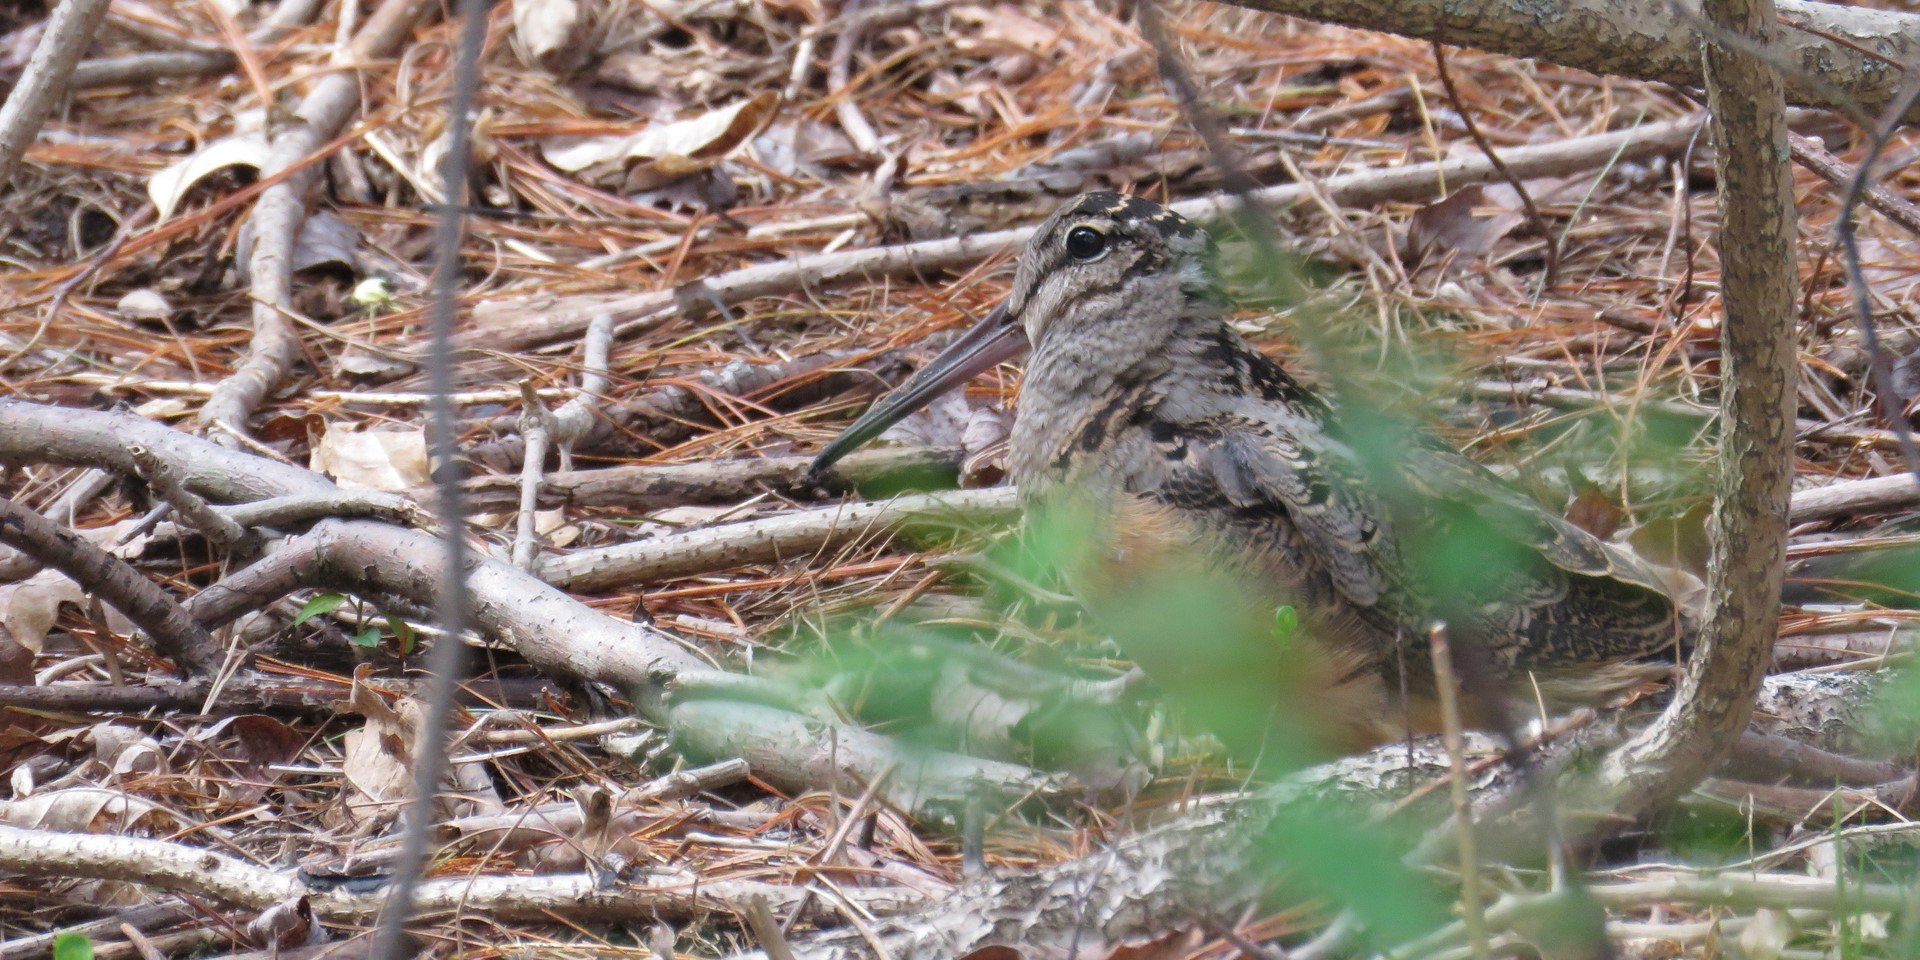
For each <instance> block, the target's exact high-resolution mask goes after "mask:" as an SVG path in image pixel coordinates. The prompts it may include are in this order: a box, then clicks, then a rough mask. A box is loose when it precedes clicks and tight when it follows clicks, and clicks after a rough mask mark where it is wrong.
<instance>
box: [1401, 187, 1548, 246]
mask: <svg viewBox="0 0 1920 960" xmlns="http://www.w3.org/2000/svg"><path fill="white" fill-rule="evenodd" d="M1526 219H1527V217H1526V214H1525V213H1524V212H1523V211H1522V208H1521V205H1520V199H1519V195H1518V194H1516V193H1514V191H1513V188H1512V187H1503V188H1502V189H1501V190H1498V191H1495V190H1491V189H1489V188H1488V187H1487V186H1486V185H1484V184H1478V183H1476V184H1473V185H1471V186H1467V187H1462V188H1460V189H1459V190H1456V191H1454V192H1453V193H1452V194H1450V195H1449V196H1447V197H1446V198H1445V199H1441V200H1436V201H1434V202H1432V203H1429V204H1427V205H1426V206H1424V207H1421V208H1420V209H1419V210H1416V211H1414V214H1413V216H1411V217H1409V218H1407V259H1408V261H1409V262H1411V263H1423V262H1426V261H1427V260H1432V259H1441V258H1452V259H1456V260H1473V259H1475V258H1478V257H1482V256H1485V255H1486V254H1487V253H1488V251H1491V250H1492V249H1493V245H1494V244H1495V243H1498V242H1499V241H1500V238H1501V237H1504V236H1506V235H1507V234H1508V233H1511V232H1512V231H1513V228H1514V227H1517V226H1519V225H1520V224H1522V223H1525V222H1526Z"/></svg>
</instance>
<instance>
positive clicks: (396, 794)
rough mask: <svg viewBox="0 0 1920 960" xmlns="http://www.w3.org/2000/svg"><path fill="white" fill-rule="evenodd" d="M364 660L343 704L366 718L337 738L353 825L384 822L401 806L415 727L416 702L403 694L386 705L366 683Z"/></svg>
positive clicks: (408, 779)
mask: <svg viewBox="0 0 1920 960" xmlns="http://www.w3.org/2000/svg"><path fill="white" fill-rule="evenodd" d="M367 675H368V671H367V668H366V666H365V665H364V664H363V665H362V666H361V668H360V669H358V670H356V671H354V677H353V689H352V691H351V692H350V693H349V694H348V698H347V704H348V709H349V710H351V711H352V712H355V713H358V714H360V715H361V716H363V717H365V718H366V721H367V722H366V723H365V724H364V725H362V726H361V727H360V728H359V729H357V730H349V731H347V734H346V736H345V737H343V738H342V743H341V747H342V753H343V757H342V760H341V764H340V769H341V776H342V779H344V780H345V781H346V786H347V789H346V796H345V797H344V798H343V801H344V804H345V809H346V812H347V816H348V817H349V818H350V820H351V821H352V822H353V823H354V824H355V825H367V824H376V823H384V822H387V821H389V820H391V819H393V817H394V816H396V815H397V814H398V813H399V812H400V804H401V803H402V802H403V801H405V799H406V797H407V788H408V786H409V785H410V784H411V783H412V780H413V747H412V744H413V739H414V734H415V732H416V731H418V730H419V729H420V708H419V705H418V704H416V703H414V702H413V701H412V699H411V698H406V697H402V698H401V699H400V700H398V701H396V702H395V704H394V705H393V706H388V704H387V701H386V699H385V698H384V697H382V696H380V695H379V694H377V693H375V692H374V691H372V690H371V689H369V688H368V687H367V686H366V683H365V679H366V677H367Z"/></svg>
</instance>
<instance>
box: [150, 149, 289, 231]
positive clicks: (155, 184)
mask: <svg viewBox="0 0 1920 960" xmlns="http://www.w3.org/2000/svg"><path fill="white" fill-rule="evenodd" d="M271 149H272V148H271V146H270V145H269V144H268V142H267V135H266V134H265V133H263V132H260V131H252V132H248V133H237V134H234V135H233V136H230V137H222V138H220V139H219V140H215V141H213V142H212V143H209V144H207V145H206V146H204V147H201V148H200V149H199V150H198V151H197V152H195V153H194V154H193V155H192V156H189V157H187V158H186V159H184V160H181V161H179V162H177V163H172V164H168V165H167V166H166V167H163V168H162V169H161V170H160V172H159V173H156V174H154V175H153V177H152V178H151V179H149V180H148V181H147V196H149V197H151V198H153V206H154V208H155V209H156V210H157V211H159V219H161V220H165V219H167V218H168V217H170V216H172V215H173V211H174V210H175V208H177V207H179V205H180V200H181V199H182V198H184V197H185V196H186V195H187V191H188V190H191V189H193V185H194V184H196V183H198V182H200V181H201V180H202V179H204V178H205V177H207V176H208V175H209V174H213V173H217V172H219V171H221V170H225V169H226V168H228V167H252V168H254V169H255V170H258V169H260V168H261V167H263V166H265V165H266V162H267V155H268V152H269V151H270V150H271Z"/></svg>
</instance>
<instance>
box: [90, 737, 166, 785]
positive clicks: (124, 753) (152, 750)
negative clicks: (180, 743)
mask: <svg viewBox="0 0 1920 960" xmlns="http://www.w3.org/2000/svg"><path fill="white" fill-rule="evenodd" d="M81 739H82V740H83V741H85V742H86V743H87V744H89V745H90V746H92V747H93V759H94V761H95V762H96V763H98V764H100V765H101V766H102V767H105V768H106V769H108V770H110V771H112V772H113V775H114V776H115V777H116V778H118V777H126V776H130V775H134V774H150V773H161V772H163V771H165V770H166V768H167V754H166V751H165V750H163V749H162V748H161V746H160V742H159V741H157V740H155V739H153V738H152V737H150V736H147V734H146V733H145V732H144V731H141V730H137V729H134V728H132V727H123V726H120V725H119V724H116V723H98V724H95V725H93V726H92V727H89V728H88V729H87V732H86V734H85V735H84V736H83V737H82V738H81Z"/></svg>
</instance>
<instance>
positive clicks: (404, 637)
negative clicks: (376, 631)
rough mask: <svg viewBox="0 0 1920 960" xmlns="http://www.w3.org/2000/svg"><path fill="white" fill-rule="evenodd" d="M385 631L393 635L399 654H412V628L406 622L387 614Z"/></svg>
mask: <svg viewBox="0 0 1920 960" xmlns="http://www.w3.org/2000/svg"><path fill="white" fill-rule="evenodd" d="M387 631H388V632H390V633H392V634H393V639H394V642H395V643H398V644H399V645H400V652H401V653H412V652H413V628H412V627H410V626H408V625H407V621H405V620H403V619H401V618H400V617H398V616H396V615H394V614H391V613H389V614H387Z"/></svg>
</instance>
